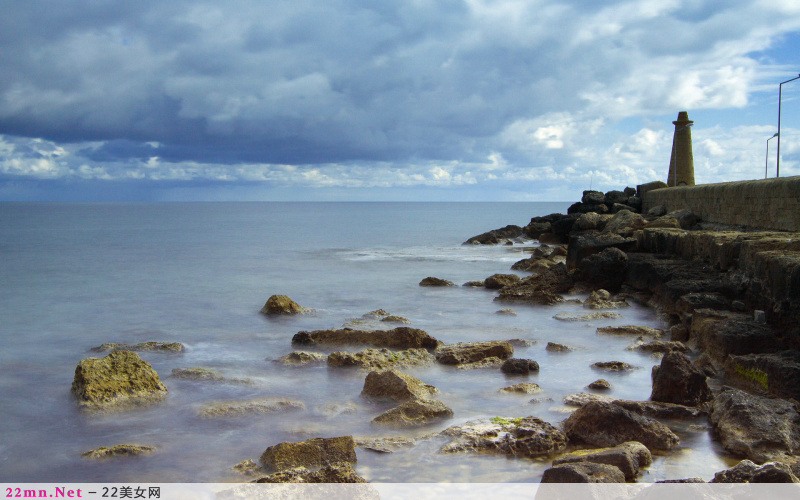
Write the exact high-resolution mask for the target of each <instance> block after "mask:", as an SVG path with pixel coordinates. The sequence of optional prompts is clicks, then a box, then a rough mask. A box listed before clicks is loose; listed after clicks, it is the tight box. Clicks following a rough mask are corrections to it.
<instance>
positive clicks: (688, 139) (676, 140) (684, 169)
mask: <svg viewBox="0 0 800 500" xmlns="http://www.w3.org/2000/svg"><path fill="white" fill-rule="evenodd" d="M672 123H673V125H675V132H674V134H673V135H672V156H670V159H669V176H668V178H667V185H668V186H694V157H693V156H692V130H691V127H692V125H694V122H693V121H692V120H690V119H689V113H688V112H686V111H680V112H679V113H678V119H677V120H676V121H674V122H672Z"/></svg>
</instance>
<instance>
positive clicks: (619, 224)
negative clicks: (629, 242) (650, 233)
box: [603, 210, 647, 238]
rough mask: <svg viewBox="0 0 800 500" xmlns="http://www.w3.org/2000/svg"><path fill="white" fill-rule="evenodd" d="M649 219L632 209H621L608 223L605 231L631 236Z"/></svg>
mask: <svg viewBox="0 0 800 500" xmlns="http://www.w3.org/2000/svg"><path fill="white" fill-rule="evenodd" d="M646 223H647V221H646V220H645V219H644V217H642V216H641V215H639V214H636V213H633V212H631V211H630V210H620V211H619V212H617V213H616V214H614V216H613V217H612V218H611V220H609V221H608V222H607V223H606V226H605V227H604V228H603V233H612V234H618V235H620V236H623V237H626V238H627V237H630V236H632V235H633V232H634V231H638V230H639V229H642V228H643V227H644V225H645V224H646Z"/></svg>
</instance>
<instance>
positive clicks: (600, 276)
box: [575, 247, 628, 292]
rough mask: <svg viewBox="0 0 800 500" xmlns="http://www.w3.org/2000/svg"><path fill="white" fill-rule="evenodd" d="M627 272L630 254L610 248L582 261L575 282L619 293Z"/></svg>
mask: <svg viewBox="0 0 800 500" xmlns="http://www.w3.org/2000/svg"><path fill="white" fill-rule="evenodd" d="M627 270H628V254H626V253H625V252H623V251H622V250H620V249H619V248H616V247H610V248H606V249H604V250H602V251H601V252H599V253H597V254H593V255H590V256H588V257H586V258H584V259H583V260H581V261H580V262H579V263H578V267H577V270H576V271H575V280H576V281H580V282H583V283H587V284H588V285H589V286H591V287H593V288H603V289H606V290H608V291H611V292H618V291H619V290H620V288H621V287H622V283H623V281H625V273H626V272H627Z"/></svg>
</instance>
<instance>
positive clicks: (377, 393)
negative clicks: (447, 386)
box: [361, 370, 438, 401]
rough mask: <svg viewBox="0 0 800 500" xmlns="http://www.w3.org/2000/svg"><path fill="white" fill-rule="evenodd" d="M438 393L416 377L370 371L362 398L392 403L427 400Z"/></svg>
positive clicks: (394, 371) (390, 372)
mask: <svg viewBox="0 0 800 500" xmlns="http://www.w3.org/2000/svg"><path fill="white" fill-rule="evenodd" d="M436 392H438V391H437V390H436V388H435V387H433V386H432V385H428V384H425V383H423V382H422V381H421V380H419V379H418V378H416V377H412V376H411V375H406V374H405V373H400V372H398V371H396V370H386V371H371V372H369V374H368V375H367V377H366V379H365V380H364V389H363V390H362V391H361V395H362V396H367V397H371V398H377V399H390V400H393V401H409V400H412V399H428V398H430V397H431V396H433V394H435V393H436Z"/></svg>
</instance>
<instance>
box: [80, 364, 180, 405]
mask: <svg viewBox="0 0 800 500" xmlns="http://www.w3.org/2000/svg"><path fill="white" fill-rule="evenodd" d="M72 393H73V394H74V395H75V397H76V398H78V402H79V403H80V404H82V405H84V406H89V407H112V406H125V405H128V404H131V405H136V404H147V403H152V402H156V401H159V400H161V399H163V398H164V397H165V396H166V394H167V387H166V386H165V385H164V384H163V383H162V382H161V379H160V378H159V377H158V373H156V371H155V370H154V369H153V367H152V366H150V364H149V363H147V362H146V361H143V360H142V359H141V358H140V357H139V355H138V354H136V353H135V352H132V351H113V352H111V353H110V354H109V355H108V356H106V357H104V358H86V359H84V360H82V361H81V362H80V363H78V366H77V367H76V368H75V377H74V380H73V382H72Z"/></svg>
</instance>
